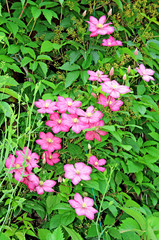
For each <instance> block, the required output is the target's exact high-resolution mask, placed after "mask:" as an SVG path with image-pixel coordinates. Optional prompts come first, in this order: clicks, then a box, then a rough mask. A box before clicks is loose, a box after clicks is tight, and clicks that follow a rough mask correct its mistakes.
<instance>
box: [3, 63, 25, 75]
mask: <svg viewBox="0 0 159 240" xmlns="http://www.w3.org/2000/svg"><path fill="white" fill-rule="evenodd" d="M7 67H8V68H10V69H12V70H13V71H14V72H19V73H23V72H22V71H21V69H20V68H19V67H18V66H17V65H16V64H15V63H13V64H8V65H7Z"/></svg>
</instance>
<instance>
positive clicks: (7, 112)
mask: <svg viewBox="0 0 159 240" xmlns="http://www.w3.org/2000/svg"><path fill="white" fill-rule="evenodd" d="M0 109H1V110H2V111H3V113H4V114H5V116H7V117H11V115H12V114H13V111H12V108H11V107H10V105H9V104H8V103H6V102H2V101H1V102H0Z"/></svg>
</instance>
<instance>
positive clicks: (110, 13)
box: [108, 8, 112, 17]
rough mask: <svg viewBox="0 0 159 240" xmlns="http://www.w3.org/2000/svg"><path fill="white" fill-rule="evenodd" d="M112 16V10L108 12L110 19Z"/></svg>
mask: <svg viewBox="0 0 159 240" xmlns="http://www.w3.org/2000/svg"><path fill="white" fill-rule="evenodd" d="M111 15H112V8H111V9H110V10H109V12H108V16H109V17H110V16H111Z"/></svg>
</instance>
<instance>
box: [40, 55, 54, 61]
mask: <svg viewBox="0 0 159 240" xmlns="http://www.w3.org/2000/svg"><path fill="white" fill-rule="evenodd" d="M37 60H48V61H52V58H51V57H50V56H48V55H39V56H38V57H37Z"/></svg>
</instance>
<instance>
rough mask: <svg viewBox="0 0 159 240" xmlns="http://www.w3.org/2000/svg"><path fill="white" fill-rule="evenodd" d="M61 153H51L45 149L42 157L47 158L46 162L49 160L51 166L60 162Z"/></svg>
mask: <svg viewBox="0 0 159 240" xmlns="http://www.w3.org/2000/svg"><path fill="white" fill-rule="evenodd" d="M58 157H59V153H51V152H48V151H45V152H44V153H43V155H42V159H43V160H44V159H45V162H47V163H48V164H49V165H50V166H53V165H54V164H56V163H58V162H60V159H59V158H58Z"/></svg>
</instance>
